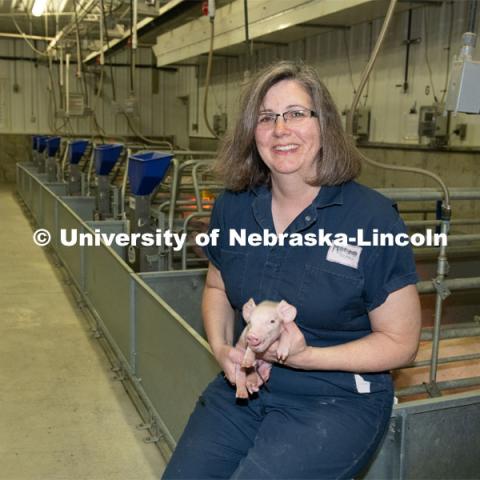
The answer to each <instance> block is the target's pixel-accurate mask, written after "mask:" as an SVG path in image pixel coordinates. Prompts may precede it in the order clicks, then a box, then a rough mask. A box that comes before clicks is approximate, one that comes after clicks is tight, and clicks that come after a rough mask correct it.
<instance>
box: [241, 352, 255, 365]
mask: <svg viewBox="0 0 480 480" xmlns="http://www.w3.org/2000/svg"><path fill="white" fill-rule="evenodd" d="M254 365H255V352H253V351H252V349H251V348H250V347H247V350H245V356H244V357H243V361H242V367H244V368H250V367H253V366H254Z"/></svg>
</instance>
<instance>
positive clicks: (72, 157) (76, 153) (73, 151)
mask: <svg viewBox="0 0 480 480" xmlns="http://www.w3.org/2000/svg"><path fill="white" fill-rule="evenodd" d="M87 147H88V140H73V141H72V142H70V145H69V148H68V161H69V162H70V163H71V164H73V165H76V164H77V163H78V162H80V159H81V158H82V157H83V154H84V153H85V150H86V149H87Z"/></svg>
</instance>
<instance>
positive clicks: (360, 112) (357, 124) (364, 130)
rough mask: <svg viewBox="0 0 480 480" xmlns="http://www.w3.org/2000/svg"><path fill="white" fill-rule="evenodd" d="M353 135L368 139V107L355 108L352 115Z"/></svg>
mask: <svg viewBox="0 0 480 480" xmlns="http://www.w3.org/2000/svg"><path fill="white" fill-rule="evenodd" d="M352 133H353V135H355V136H357V137H361V138H363V139H365V140H366V139H368V135H369V133H370V109H368V108H357V109H356V110H355V114H354V115H353V132H352Z"/></svg>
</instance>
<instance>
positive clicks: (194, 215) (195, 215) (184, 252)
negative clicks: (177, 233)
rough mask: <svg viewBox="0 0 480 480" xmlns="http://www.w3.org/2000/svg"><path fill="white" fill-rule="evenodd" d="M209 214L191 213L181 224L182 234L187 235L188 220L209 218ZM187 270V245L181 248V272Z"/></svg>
mask: <svg viewBox="0 0 480 480" xmlns="http://www.w3.org/2000/svg"><path fill="white" fill-rule="evenodd" d="M209 216H210V213H206V212H194V213H191V214H190V215H189V216H188V217H187V218H186V219H185V220H184V222H183V230H182V231H183V232H185V233H187V231H188V225H189V223H190V220H192V219H193V218H199V217H209ZM189 246H192V244H189ZM186 269H187V245H186V244H184V245H183V248H182V270H186Z"/></svg>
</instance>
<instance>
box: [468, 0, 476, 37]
mask: <svg viewBox="0 0 480 480" xmlns="http://www.w3.org/2000/svg"><path fill="white" fill-rule="evenodd" d="M477 5H478V1H477V0H470V3H469V4H468V26H467V31H468V32H472V33H475V32H476V29H477Z"/></svg>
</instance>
